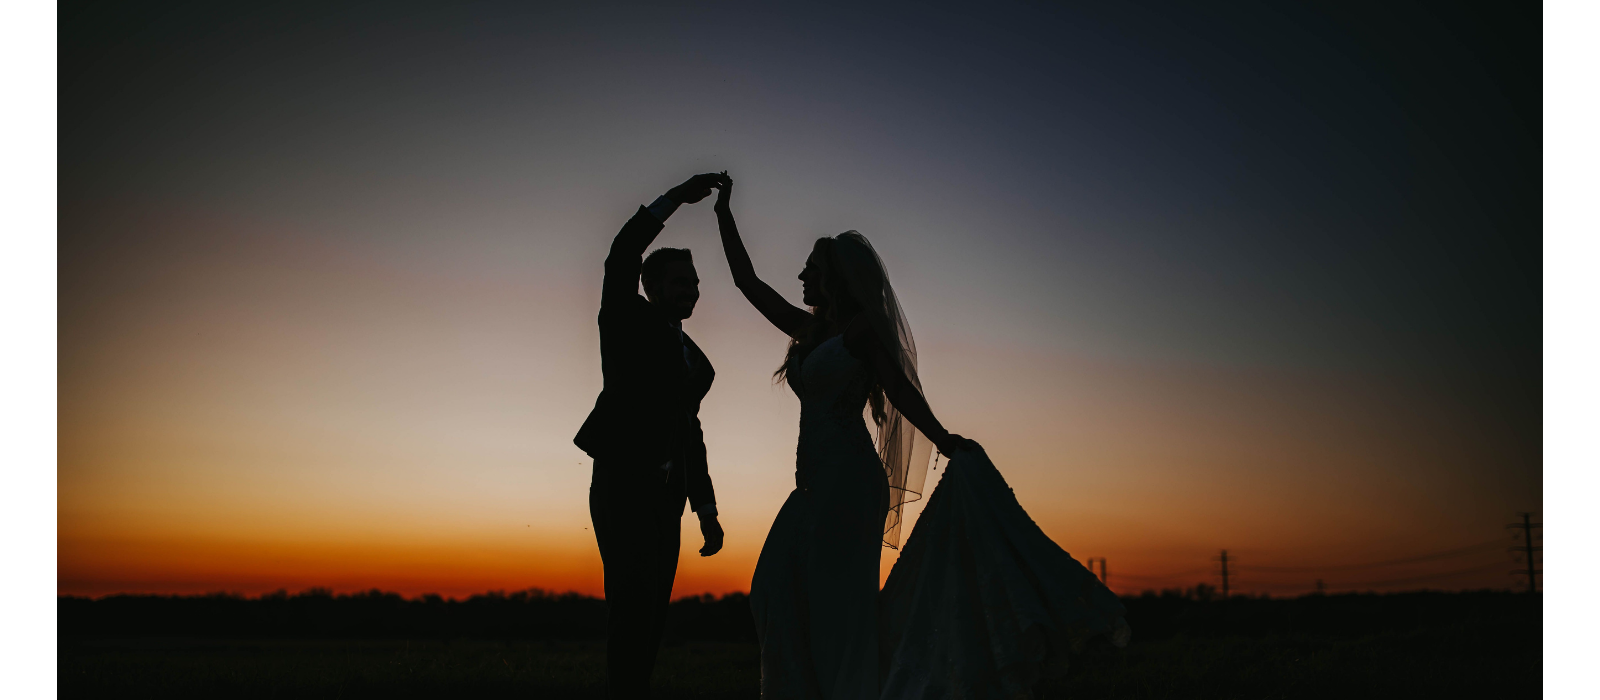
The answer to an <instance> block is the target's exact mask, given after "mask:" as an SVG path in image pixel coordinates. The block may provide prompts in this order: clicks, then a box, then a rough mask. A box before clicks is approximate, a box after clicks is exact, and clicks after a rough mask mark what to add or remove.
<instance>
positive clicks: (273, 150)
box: [58, 2, 1543, 596]
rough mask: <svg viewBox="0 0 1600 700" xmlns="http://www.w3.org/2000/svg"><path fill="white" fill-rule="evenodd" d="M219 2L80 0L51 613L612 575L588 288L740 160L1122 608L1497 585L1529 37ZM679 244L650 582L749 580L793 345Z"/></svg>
mask: <svg viewBox="0 0 1600 700" xmlns="http://www.w3.org/2000/svg"><path fill="white" fill-rule="evenodd" d="M212 5H215V4H209V5H208V4H200V5H195V6H189V5H182V6H173V7H172V8H170V9H152V7H153V6H146V7H138V8H134V7H123V6H116V7H99V6H91V7H93V8H95V9H91V10H81V9H68V8H63V9H62V11H61V33H60V61H61V67H60V126H59V128H60V136H59V139H60V140H59V167H60V179H59V183H60V195H59V250H60V253H59V254H60V263H59V264H60V267H59V279H60V283H59V284H60V286H59V290H58V293H59V308H60V312H59V347H60V350H59V442H58V449H59V462H58V474H59V476H58V490H59V501H58V512H59V515H58V532H59V534H58V556H59V563H58V589H59V591H60V592H61V593H70V594H85V595H102V594H108V593H114V592H157V593H192V592H204V591H217V590H227V591H238V592H243V593H249V594H254V593H261V592H266V591H271V590H275V589H279V588H286V589H289V590H291V591H294V590H300V589H304V588H308V587H312V586H322V587H329V588H333V589H335V590H340V591H346V590H355V589H366V588H374V587H376V588H382V589H385V590H394V591H399V592H401V593H404V594H407V595H416V594H421V593H426V592H438V593H442V594H446V595H454V596H464V595H469V594H471V593H476V592H482V591H485V590H490V589H510V590H514V589H524V588H530V587H540V588H545V589H553V590H568V589H570V590H576V591H580V592H585V593H593V594H599V592H600V590H601V569H600V557H599V553H598V551H597V550H596V547H595V543H594V538H593V534H592V532H591V531H590V530H589V529H588V528H589V516H588V507H587V489H588V483H589V469H590V460H589V458H588V457H587V455H585V454H584V453H583V452H582V451H580V450H579V449H578V448H577V447H575V446H574V445H573V444H572V436H573V434H574V433H575V432H576V431H577V429H578V426H579V425H580V424H581V423H582V421H583V418H584V417H585V415H587V413H588V410H589V409H590V407H591V406H592V405H593V403H594V399H595V396H596V395H597V393H598V392H599V389H600V383H601V377H600V357H599V351H598V345H599V343H598V340H599V338H598V331H597V329H596V326H595V316H596V313H597V311H598V308H599V295H600V282H601V262H602V260H603V258H604V256H605V252H606V249H607V247H608V245H609V244H610V241H611V237H612V236H613V235H615V233H616V232H617V230H618V229H619V228H620V227H621V225H622V224H623V222H624V221H626V220H627V218H628V217H629V216H630V215H631V214H632V213H633V211H634V210H635V209H636V208H637V207H638V206H639V205H640V204H647V203H649V202H650V201H651V200H652V199H654V198H655V197H656V196H657V195H659V194H661V193H662V192H664V191H665V190H666V189H667V188H669V187H671V186H672V185H675V184H677V183H678V182H681V181H682V180H683V179H684V178H685V177H687V176H689V175H692V174H695V173H698V172H707V171H721V170H727V171H728V172H729V174H730V175H731V176H732V177H734V178H735V179H736V180H737V182H738V191H737V193H736V195H735V202H734V209H735V213H736V214H737V215H738V217H739V222H740V226H741V230H742V231H743V233H744V236H745V240H746V243H747V245H748V246H749V248H750V253H751V255H752V257H753V258H754V260H755V263H756V267H757V270H758V271H759V272H760V273H761V274H762V276H763V277H764V278H765V279H766V280H767V281H768V282H769V283H771V284H772V285H773V286H774V287H775V288H776V289H777V290H778V291H780V292H781V293H783V294H785V295H786V296H787V297H788V298H790V299H791V300H793V301H795V302H798V301H799V298H800V284H799V282H798V280H796V279H795V274H796V273H798V272H799V270H800V268H801V266H802V265H803V263H804V259H805V257H806V254H807V252H808V250H809V248H810V246H811V244H812V241H813V240H814V239H815V238H816V237H818V236H822V235H831V234H835V233H839V232H841V231H844V230H847V229H856V230H859V231H861V232H862V233H863V234H865V235H866V236H867V237H868V238H870V239H871V240H872V242H873V244H874V245H875V246H876V247H877V249H878V251H879V253H880V254H881V255H882V256H883V257H884V259H885V261H886V264H887V265H888V268H889V272H890V275H891V278H892V280H893V283H894V285H895V287H896V290H897V291H898V293H899V295H900V301H901V303H902V305H903V306H904V308H905V311H906V314H907V316H908V318H909V320H910V323H911V326H912V329H913V330H914V332H915V333H916V339H917V343H918V349H919V353H920V362H921V377H922V383H923V385H924V387H925V389H926V391H927V394H928V398H929V401H930V403H931V405H932V407H933V409H934V411H935V412H936V414H937V415H938V416H939V418H940V419H941V420H942V421H943V422H944V424H945V425H946V426H948V427H949V428H951V429H952V430H954V431H956V432H959V433H961V434H963V435H966V436H968V437H971V438H974V439H976V440H978V441H979V442H981V443H983V445H984V446H985V448H986V449H987V450H988V452H989V454H990V455H991V457H992V458H993V459H994V461H995V463H996V465H997V466H998V467H999V468H1000V470H1001V472H1002V473H1003V474H1004V475H1005V477H1006V479H1007V480H1008V481H1009V483H1010V484H1011V486H1012V487H1013V488H1014V489H1015V491H1016V493H1017V496H1018V499H1019V501H1020V502H1021V503H1022V505H1023V506H1024V507H1025V508H1026V509H1027V510H1028V512H1029V513H1030V514H1031V515H1032V516H1033V517H1034V519H1035V520H1036V521H1037V522H1038V523H1039V525H1040V526H1041V527H1042V528H1043V529H1044V530H1045V532H1046V533H1048V534H1049V535H1050V536H1051V537H1052V538H1053V539H1054V540H1055V541H1056V542H1057V543H1058V544H1060V545H1061V546H1062V547H1063V548H1064V549H1066V550H1067V551H1068V552H1070V553H1071V554H1072V555H1073V556H1075V557H1077V558H1078V559H1079V560H1080V561H1081V560H1084V559H1087V558H1088V557H1102V556H1103V557H1106V558H1107V559H1108V562H1109V569H1110V574H1111V585H1112V588H1113V589H1115V590H1117V591H1118V592H1119V593H1136V592H1138V591H1139V590H1142V589H1145V588H1161V587H1166V586H1192V585H1194V584H1195V583H1197V582H1202V581H1204V582H1208V583H1213V584H1215V583H1216V582H1217V579H1216V577H1215V576H1214V575H1213V573H1212V572H1213V571H1214V570H1215V567H1216V564H1215V563H1214V562H1213V561H1212V559H1213V558H1214V557H1216V555H1217V554H1218V551H1219V550H1221V549H1227V550H1228V551H1229V556H1230V558H1231V559H1234V560H1235V561H1236V562H1237V564H1238V566H1239V567H1241V568H1240V569H1239V570H1237V571H1236V573H1235V576H1234V579H1233V585H1234V587H1235V589H1236V590H1242V591H1250V592H1272V593H1274V594H1295V593H1301V592H1305V591H1307V590H1309V589H1310V588H1311V587H1312V586H1313V585H1314V581H1315V579H1317V578H1323V579H1325V580H1326V582H1327V584H1328V586H1329V588H1330V589H1348V588H1361V589H1367V588H1371V589H1377V590H1397V589H1410V588H1418V587H1423V586H1430V587H1439V588H1450V589H1459V588H1477V587H1494V588H1506V587H1512V586H1518V585H1521V583H1520V580H1519V579H1517V578H1515V577H1512V576H1509V575H1508V573H1507V572H1508V571H1510V570H1511V569H1512V568H1514V567H1515V566H1516V565H1515V564H1513V563H1512V560H1511V558H1510V557H1509V555H1508V554H1507V553H1506V547H1508V546H1510V545H1511V544H1512V542H1511V540H1510V539H1509V537H1508V532H1507V530H1506V528H1505V525H1506V524H1507V523H1509V522H1511V521H1512V519H1513V517H1514V515H1515V514H1516V513H1517V512H1519V511H1532V512H1534V513H1535V514H1538V513H1540V511H1541V510H1542V503H1543V497H1542V493H1541V489H1542V477H1541V458H1542V455H1541V438H1540V420H1541V410H1540V398H1541V389H1540V381H1541V374H1540V372H1541V360H1540V353H1541V340H1540V329H1541V325H1540V309H1541V299H1540V283H1541V268H1540V258H1539V256H1540V223H1541V220H1540V177H1541V176H1540V156H1539V143H1540V103H1539V97H1540V90H1539V70H1540V63H1539V60H1540V59H1539V52H1538V46H1539V33H1538V21H1539V10H1538V6H1537V5H1532V6H1529V7H1525V8H1519V9H1516V10H1514V14H1504V15H1496V14H1484V13H1482V12H1481V11H1474V12H1470V13H1469V12H1466V11H1464V10H1453V11H1459V12H1461V14H1459V15H1436V14H1428V13H1423V12H1420V11H1410V10H1403V9H1392V8H1391V9H1384V10H1381V11H1379V10H1373V11H1370V12H1368V11H1360V12H1356V11H1350V10H1339V9H1336V7H1337V6H1330V7H1329V8H1325V9H1323V10H1308V9H1288V8H1282V7H1277V6H1276V5H1273V4H1264V5H1262V6H1260V7H1256V8H1254V9H1241V10H1237V11H1221V10H1216V11H1213V10H1201V9H1196V8H1194V7H1190V8H1188V9H1184V10H1178V9H1161V10H1156V9H1144V10H1134V9H1127V8H1123V9H1106V8H1100V9H1093V10H1081V11H1069V10H1063V9H1049V8H1045V7H1043V6H1042V5H1039V4H1028V5H1019V6H1008V7H989V6H987V5H985V6H984V8H983V9H982V10H981V11H980V10H977V9H974V8H973V7H966V8H965V9H958V8H960V7H961V6H948V7H943V8H935V7H930V6H925V5H920V4H918V5H911V4H907V5H898V6H897V5H880V6H878V9H876V10H872V11H866V10H862V9H861V8H860V7H858V6H856V5H848V4H847V5H839V6H837V7H833V8H829V7H827V6H824V5H820V4H816V3H806V4H803V5H795V6H793V7H791V8H789V9H783V8H774V7H760V8H758V7H752V6H750V4H747V3H727V4H720V5H719V4H704V5H699V6H697V7H696V9H692V10H687V9H680V10H674V9H668V8H663V7H656V6H646V5H638V6H624V5H604V6H602V5H600V4H595V3H582V4H572V5H568V6H555V5H545V4H538V5H537V6H535V5H533V4H526V3H523V4H512V3H506V4H492V3H487V4H486V3H478V4H454V5H451V6H449V7H433V8H423V7H420V6H417V7H412V6H409V5H405V4H402V3H393V2H382V3H367V4H355V5H349V6H347V7H346V8H345V9H336V10H335V9H328V8H327V7H326V6H325V5H324V4H320V3H316V4H305V5H303V6H298V7H297V6H293V5H287V6H282V7H278V8H276V9H264V10H242V9H237V8H234V7H231V6H228V7H222V6H212ZM969 5H971V4H969ZM1119 7H1121V5H1119ZM1506 12H1513V11H1511V10H1506ZM657 244H658V245H669V246H675V247H688V248H690V249H692V250H693V251H694V253H695V255H696V262H697V266H698V269H699V274H700V276H701V278H702V280H703V282H702V288H701V291H702V298H701V301H700V305H699V307H698V308H697V310H696V312H695V314H694V316H693V318H691V319H689V320H688V321H687V322H686V325H685V328H686V330H687V331H688V332H689V333H690V334H691V335H692V336H694V338H695V339H696V342H697V343H698V344H699V345H700V346H701V347H702V348H703V349H704V350H705V351H706V353H707V354H708V355H709V356H710V358H711V360H712V362H713V363H714V365H715V366H716V368H717V378H716V383H715V384H714V385H713V387H712V389H711V392H710V394H709V395H708V396H707V397H706V401H705V403H704V406H703V408H702V410H701V418H702V420H703V422H704V425H705V430H706V438H707V445H708V448H709V453H710V469H711V474H712V478H713V479H714V481H715V484H716V491H717V495H718V508H719V510H720V511H721V513H722V521H723V524H724V527H725V528H726V529H727V532H728V537H727V546H726V549H725V550H724V551H723V552H722V553H721V554H718V555H717V556H715V557H712V558H701V557H699V556H697V555H696V554H695V550H696V549H698V547H699V544H700V542H699V540H698V533H697V532H695V531H694V528H693V522H692V517H690V518H686V521H685V530H684V535H685V538H684V555H683V557H682V559H681V564H680V567H679V574H678V583H677V588H676V591H675V592H676V594H678V595H688V594H696V593H702V592H714V593H721V592H727V591H737V590H747V589H748V586H749V582H750V575H751V572H752V570H753V569H754V566H755V560H756V556H757V554H758V553H759V551H760V547H761V543H762V540H763V538H764V537H765V534H766V530H767V527H768V526H769V525H770V524H771V522H772V519H773V517H774V516H775V515H776V514H777V511H778V507H779V506H780V505H781V503H782V502H783V499H784V498H785V496H786V495H787V493H788V491H789V489H790V488H792V486H793V466H794V445H795V437H796V432H797V426H798V420H799V404H798V402H797V400H796V399H795V398H794V396H793V394H791V393H790V392H789V390H788V389H787V388H785V387H783V386H779V385H775V384H773V382H772V376H771V375H772V371H773V370H774V369H775V368H776V367H777V365H778V363H779V361H780V360H781V358H782V356H783V352H784V347H785V339H784V337H783V336H782V334H781V333H779V332H778V331H776V330H774V329H773V328H772V327H771V326H770V325H768V324H767V323H766V322H765V321H763V320H762V319H761V317H760V316H759V314H757V313H756V312H755V311H754V310H753V309H752V308H751V307H750V306H749V305H748V304H747V303H746V302H745V301H744V299H743V298H742V297H741V296H740V295H739V293H738V291H737V290H736V289H735V288H734V287H733V285H732V282H731V278H730V276H729V274H728V271H727V268H726V266H725V264H724V262H723V257H722V253H721V250H720V246H719V244H718V242H717V236H716V225H715V220H714V218H713V216H712V212H711V205H710V203H709V201H708V202H707V203H704V204H701V205H697V206H688V207H684V208H682V209H680V210H679V211H678V213H677V214H675V215H674V216H673V217H672V219H671V220H670V221H669V222H668V224H667V227H666V229H665V231H664V232H663V233H662V235H661V237H660V238H659V239H658V240H657ZM936 481H937V477H936V476H930V478H929V485H930V487H931V486H932V485H933V484H934V483H935V482H936ZM916 510H917V508H916V507H915V506H912V507H911V508H910V512H912V513H914V512H916ZM1477 545H1482V546H1481V547H1477V548H1476V549H1474V550H1472V551H1470V552H1467V553H1463V554H1461V555H1459V556H1454V555H1453V556H1448V557H1442V558H1438V559H1432V560H1428V561H1422V562H1416V563H1412V564H1405V565H1399V566H1391V567H1377V568H1348V569H1338V568H1337V567H1341V566H1349V565H1356V564H1362V563H1366V562H1377V561H1383V560H1389V559H1399V558H1407V557H1412V556H1415V555H1427V554H1433V553H1438V552H1444V551H1446V550H1456V549H1461V548H1465V547H1469V546H1477ZM894 554H895V552H894V551H892V550H886V551H885V559H884V565H883V569H882V573H883V574H884V575H887V573H888V571H889V567H890V566H891V565H892V563H893V557H894ZM1252 566H1259V567H1281V568H1294V567H1299V568H1303V569H1304V571H1303V572H1281V571H1280V572H1272V571H1260V570H1257V571H1252V570H1250V569H1249V568H1248V567H1252ZM1451 572H1464V573H1457V574H1453V575H1450V574H1451Z"/></svg>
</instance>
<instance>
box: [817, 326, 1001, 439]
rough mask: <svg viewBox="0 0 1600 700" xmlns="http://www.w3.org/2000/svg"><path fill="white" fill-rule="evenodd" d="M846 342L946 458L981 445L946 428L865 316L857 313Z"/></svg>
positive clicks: (904, 412) (887, 393)
mask: <svg viewBox="0 0 1600 700" xmlns="http://www.w3.org/2000/svg"><path fill="white" fill-rule="evenodd" d="M844 344H845V348H846V349H847V350H849V351H850V354H851V355H854V356H855V357H856V358H857V359H861V360H863V361H865V362H866V363H867V364H868V365H871V367H872V371H873V374H875V375H876V376H877V377H878V381H879V383H881V384H882V385H883V393H884V395H885V396H887V397H888V398H889V401H890V402H891V403H893V404H894V406H895V408H896V409H898V410H899V411H900V414H901V415H903V416H905V417H906V418H907V419H908V420H910V421H911V424H912V425H913V426H916V428H917V430H919V431H921V432H922V434H923V435H926V436H927V437H928V439H929V440H931V441H933V444H934V446H935V447H938V448H939V451H940V452H941V453H943V454H944V455H945V456H946V457H948V456H950V455H953V454H955V453H956V452H957V451H958V450H972V449H976V448H977V445H978V444H977V443H976V442H973V441H971V440H968V439H966V438H964V437H961V436H960V435H957V434H955V433H952V432H950V431H948V430H945V429H944V426H943V425H941V424H940V423H939V419H938V418H935V417H933V409H931V408H928V400H927V399H926V398H924V397H923V396H922V392H921V391H919V390H918V389H917V387H916V385H914V384H912V383H911V380H910V379H907V378H906V374H905V372H904V371H902V370H901V369H900V363H899V362H896V361H895V359H894V358H893V357H892V356H891V355H890V354H889V350H888V348H886V347H885V346H884V344H883V342H882V341H881V340H880V339H879V338H878V334H877V332H876V331H874V330H873V329H872V326H871V324H869V323H867V322H866V320H865V319H864V318H862V317H860V316H857V317H856V319H855V321H853V322H851V324H850V326H849V327H848V328H846V329H845V331H844Z"/></svg>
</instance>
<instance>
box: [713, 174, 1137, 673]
mask: <svg viewBox="0 0 1600 700" xmlns="http://www.w3.org/2000/svg"><path fill="white" fill-rule="evenodd" d="M732 192H733V180H732V179H731V178H728V177H726V176H725V177H724V178H723V179H722V180H721V182H720V183H719V194H718V196H717V204H716V213H717V223H718V226H719V228H720V229H721V232H722V246H723V251H724V252H725V253H726V254H727V256H728V265H729V267H730V268H732V271H733V279H734V283H735V284H737V285H738V287H739V290H740V291H741V292H743V293H744V296H745V298H746V299H748V300H750V303H751V304H753V305H754V306H755V307H756V309H757V310H759V311H760V312H761V315H763V316H765V317H766V318H767V320H768V321H771V322H772V325H774V326H777V327H778V329H779V330H782V331H783V332H784V333H786V334H788V336H789V337H790V339H791V340H790V343H789V351H788V355H787V356H786V357H785V358H784V362H783V365H782V366H781V367H779V368H778V371H777V376H779V377H782V378H784V379H786V380H787V381H788V383H789V386H790V387H791V388H793V389H794V392H795V394H796V395H798V396H799V397H800V442H799V446H798V447H797V448H796V451H795V452H796V458H795V490H794V491H793V492H792V493H790V494H789V498H788V500H786V501H785V502H784V504H783V508H782V510H780V511H779V513H778V517H777V519H776V520H775V521H774V522H773V524H772V530H771V532H769V533H768V534H767V541H766V544H765V545H763V546H762V549H761V558H760V560H759V561H758V563H757V564H756V572H755V578H754V580H753V581H752V582H751V584H750V603H751V607H752V608H753V612H754V614H755V620H756V633H757V635H758V636H759V638H760V640H761V694H762V697H764V698H804V699H807V700H809V699H812V698H829V699H830V700H838V699H845V698H849V699H863V700H865V699H869V698H878V697H884V698H913V697H914V698H934V697H955V698H986V697H996V698H999V697H1006V698H1010V697H1017V696H1018V695H1019V694H1021V695H1025V694H1027V693H1028V692H1029V691H1030V689H1031V687H1032V686H1033V684H1034V683H1035V682H1036V681H1037V680H1038V679H1039V678H1040V677H1041V675H1043V674H1051V673H1052V672H1055V671H1059V670H1061V669H1063V668H1064V665H1065V661H1066V652H1067V650H1068V648H1070V647H1072V646H1075V645H1078V644H1080V643H1082V642H1083V641H1084V640H1085V639H1088V638H1089V637H1092V636H1094V635H1097V634H1110V635H1111V637H1112V641H1113V642H1114V643H1117V644H1119V645H1120V644H1123V643H1126V641H1127V637H1128V628H1127V625H1126V623H1124V622H1123V620H1122V615H1123V607H1122V604H1121V603H1120V602H1118V601H1117V598H1116V596H1115V595H1113V594H1112V593H1111V591H1110V590H1108V589H1107V588H1105V586H1103V585H1101V584H1100V582H1099V581H1098V580H1097V579H1096V578H1095V577H1094V576H1093V575H1092V574H1090V573H1089V572H1088V570H1086V569H1084V568H1083V566H1081V565H1080V564H1078V562H1077V561H1075V560H1073V559H1072V557H1071V556H1069V555H1068V554H1067V553H1066V552H1064V551H1062V549H1061V548H1060V547H1058V546H1056V544H1055V543H1054V542H1052V541H1051V540H1050V538H1049V537H1047V536H1045V534H1044V533H1043V532H1042V531H1041V530H1039V528H1038V526H1036V525H1035V524H1034V523H1033V521H1032V520H1031V519H1029V517H1028V515H1027V513H1026V512H1024V511H1023V510H1022V507H1021V506H1020V505H1019V504H1018V503H1017V501H1016V498H1015V496H1013V494H1012V493H1011V490H1010V488H1008V487H1007V486H1006V484H1005V481H1004V479H1002V478H1001V477H1000V474H999V472H997V471H996V470H995V468H994V465H993V464H991V463H990V462H989V459H988V457H987V455H986V454H985V453H984V452H983V450H982V448H981V447H979V446H978V444H977V443H975V442H972V441H971V440H967V439H965V438H963V437H961V436H959V435H956V434H954V433H951V432H949V431H947V430H945V429H944V427H943V426H942V425H940V423H939V421H938V419H937V418H934V416H933V412H932V411H931V410H929V408H928V404H927V402H926V401H925V400H924V399H923V395H922V388H921V384H920V383H919V382H918V380H917V362H916V346H915V344H914V343H913V341H912V337H911V329H910V327H909V326H907V325H906V321H905V317H904V316H903V315H902V314H901V312H900V304H899V302H898V301H897V300H896V298H895V294H894V289H893V288H892V287H891V286H890V285H889V278H888V275H887V273H886V271H885V269H884V266H883V261H882V260H881V259H879V258H878V255H877V253H876V252H875V251H874V250H873V248H872V245H871V244H870V243H868V242H867V239H866V237H864V236H862V235H861V234H859V233H857V232H855V231H846V232H845V233H841V234H839V235H837V236H831V237H825V238H820V239H818V240H817V242H816V245H815V246H814V247H813V248H812V250H811V255H810V257H809V258H807V259H806V264H805V269H803V270H801V272H800V281H801V283H802V285H803V290H804V291H803V301H804V303H805V304H806V305H807V306H809V307H811V308H810V310H806V309H802V308H800V307H797V306H794V305H793V304H790V303H789V302H788V301H787V300H785V299H784V298H783V296H782V295H780V294H778V292H776V291H774V290H773V289H772V287H770V286H768V285H767V284H766V283H765V282H762V281H761V279H760V278H758V277H757V276H756V273H755V268H754V266H753V265H752V264H751V262H750V256H749V254H748V253H746V252H745V248H744V243H743V241H741V240H740V238H739V230H738V227H737V226H736V225H735V224H734V220H733V212H732V211H731V209H730V207H729V200H730V198H731V196H732ZM869 406H870V408H871V411H870V412H871V416H872V421H873V423H874V424H875V425H876V427H877V435H876V439H874V436H873V434H872V432H870V431H869V430H868V428H867V423H866V417H865V414H866V412H867V411H866V407H869ZM924 436H926V437H924ZM929 441H931V442H932V443H933V445H934V446H936V447H937V448H938V449H939V451H940V452H942V453H944V454H945V455H948V456H951V457H952V459H951V461H950V463H949V465H948V467H947V468H946V470H945V473H944V476H943V478H942V480H941V481H940V483H939V485H938V488H937V489H936V490H935V491H934V493H933V495H932V497H931V498H930V499H929V501H928V505H927V507H926V508H924V509H923V513H922V517H921V518H920V519H919V520H918V521H917V526H916V529H915V530H914V531H913V532H912V533H911V536H910V538H909V540H908V541H907V543H906V548H905V550H904V551H903V552H901V555H900V559H899V561H898V562H896V564H895V566H894V569H893V570H892V571H891V572H890V574H889V579H888V582H887V583H886V584H885V586H884V588H883V590H882V592H881V593H880V591H879V590H878V560H879V552H880V549H879V547H880V543H881V544H883V545H888V546H890V547H894V546H897V545H898V544H899V540H900V514H901V509H902V506H903V505H904V504H905V503H906V502H907V501H910V500H916V499H917V498H919V497H920V496H921V491H922V484H923V479H924V478H925V476H926V473H927V467H928V459H929V456H930V453H929V450H928V444H927V443H928V442H929Z"/></svg>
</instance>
